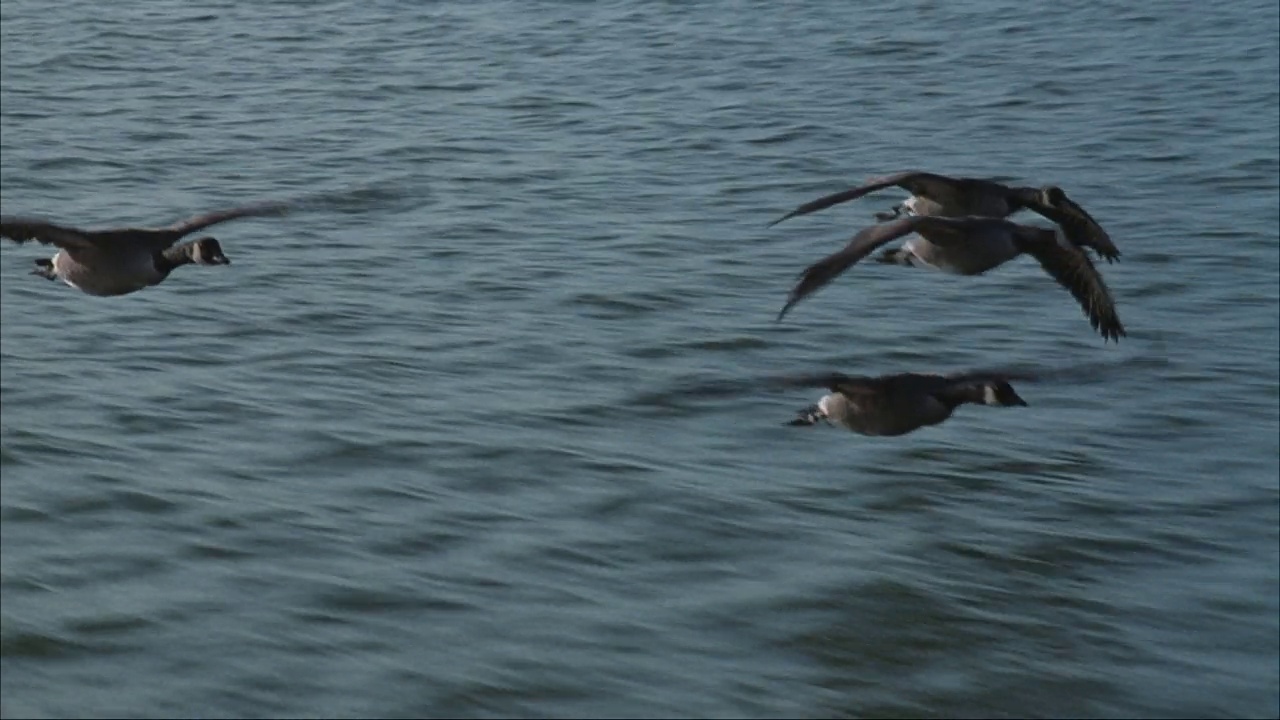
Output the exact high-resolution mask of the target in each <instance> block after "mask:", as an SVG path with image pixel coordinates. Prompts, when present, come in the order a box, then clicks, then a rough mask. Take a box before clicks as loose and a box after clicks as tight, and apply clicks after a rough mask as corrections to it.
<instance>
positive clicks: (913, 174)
mask: <svg viewBox="0 0 1280 720" xmlns="http://www.w3.org/2000/svg"><path fill="white" fill-rule="evenodd" d="M954 182H955V181H953V180H952V179H951V178H948V177H944V176H942V175H935V174H934V173H928V172H924V171H921V170H905V171H903V172H897V173H893V174H891V175H883V176H880V177H874V178H871V179H870V180H868V181H866V182H865V183H863V184H862V185H859V186H858V187H855V188H850V189H848V190H841V191H840V192H837V193H832V194H830V195H824V196H823V197H820V198H818V199H817V200H812V201H810V202H807V203H805V204H803V205H801V206H800V207H798V208H796V209H795V210H792V211H791V212H789V213H787V214H786V215H783V216H782V217H780V218H778V219H777V220H774V221H773V222H771V223H769V225H768V227H773V226H774V225H777V224H778V223H780V222H782V221H783V220H789V219H791V218H793V217H796V216H797V215H808V214H809V213H812V212H817V211H819V210H825V209H827V208H829V207H831V206H832V205H839V204H840V203H843V202H848V201H850V200H857V199H858V198H860V197H862V196H863V195H867V194H869V193H873V192H876V191H877V190H883V189H885V188H887V187H892V186H894V185H897V186H899V187H902V188H904V189H906V190H908V191H910V192H911V193H912V194H921V193H923V194H927V195H933V194H934V193H935V192H938V193H943V194H945V193H948V192H951V190H950V187H951V186H952V185H953V184H954Z"/></svg>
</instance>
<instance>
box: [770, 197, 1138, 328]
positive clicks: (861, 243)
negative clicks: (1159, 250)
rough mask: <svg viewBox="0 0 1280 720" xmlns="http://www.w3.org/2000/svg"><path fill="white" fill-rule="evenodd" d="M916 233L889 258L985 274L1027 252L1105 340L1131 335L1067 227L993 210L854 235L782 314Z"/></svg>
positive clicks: (813, 272) (886, 258)
mask: <svg viewBox="0 0 1280 720" xmlns="http://www.w3.org/2000/svg"><path fill="white" fill-rule="evenodd" d="M912 232H914V233H916V236H915V237H912V238H911V239H909V240H907V242H906V243H904V244H903V245H902V247H900V248H895V249H890V250H886V251H885V252H884V253H882V254H881V255H880V257H879V258H878V259H879V261H880V262H882V263H889V264H896V265H907V266H912V267H926V268H932V269H935V270H941V271H943V272H948V273H951V274H957V275H980V274H982V273H985V272H986V271H988V270H990V269H992V268H995V267H998V266H1000V265H1003V264H1004V263H1006V262H1008V261H1010V260H1013V259H1014V258H1016V257H1018V256H1019V255H1022V254H1023V253H1026V254H1028V255H1031V256H1032V257H1034V258H1035V259H1036V261H1037V262H1039V263H1040V266H1041V267H1042V268H1044V270H1045V272H1047V273H1048V274H1049V275H1050V276H1051V277H1053V279H1054V280H1056V281H1057V282H1058V284H1059V285H1061V286H1062V287H1064V288H1066V289H1067V291H1069V292H1070V293H1071V295H1072V296H1073V297H1074V298H1075V299H1076V301H1077V302H1079V303H1080V306H1081V308H1082V309H1083V310H1084V312H1085V315H1086V316H1087V317H1088V318H1089V324H1090V325H1092V326H1093V328H1094V329H1095V330H1097V331H1098V332H1099V333H1100V334H1101V335H1102V337H1103V341H1104V342H1105V341H1106V340H1108V339H1109V340H1114V341H1116V342H1119V341H1120V337H1121V336H1124V335H1126V332H1125V329H1124V325H1122V324H1121V322H1120V317H1119V316H1118V315H1117V314H1116V308H1115V301H1114V300H1113V299H1112V297H1111V292H1110V290H1108V289H1107V286H1106V283H1104V282H1103V280H1102V275H1101V274H1099V272H1098V269H1097V268H1096V267H1094V265H1093V262H1091V261H1090V260H1089V256H1088V255H1086V254H1085V253H1084V251H1083V250H1081V249H1080V248H1079V247H1077V246H1076V245H1075V244H1074V243H1072V242H1070V241H1069V240H1067V239H1066V237H1064V233H1063V231H1062V230H1061V229H1059V230H1049V229H1046V228H1041V227H1036V226H1034V225H1019V224H1018V223H1014V222H1011V221H1009V220H1001V219H998V218H992V217H943V216H935V215H912V216H908V217H905V218H902V219H900V220H895V221H893V222H889V223H884V224H881V225H873V226H871V227H868V228H866V229H864V230H862V231H860V232H859V233H858V234H856V235H854V236H853V239H852V240H850V241H849V244H848V245H846V246H845V247H844V248H843V249H841V250H839V251H837V252H835V253H832V254H831V255H828V256H827V257H825V258H823V259H821V260H819V261H817V262H816V263H814V264H812V265H810V266H809V267H808V268H806V269H805V270H804V271H803V272H802V273H801V274H800V279H799V280H798V281H797V283H796V285H795V286H794V287H793V288H792V290H791V293H790V295H789V296H788V298H787V303H786V305H784V306H783V308H782V311H781V312H779V313H778V320H782V318H783V317H784V316H785V315H786V314H787V312H788V311H789V310H790V309H791V308H792V307H793V306H795V304H796V303H798V302H800V301H801V300H803V299H804V298H805V297H808V296H809V295H811V294H813V293H814V292H815V291H817V290H818V289H819V288H821V287H823V286H824V285H826V284H827V283H829V282H831V281H832V280H834V279H835V278H836V277H838V276H839V275H840V274H841V273H843V272H844V271H845V270H848V269H849V268H850V267H852V266H853V265H855V264H856V263H857V262H858V261H860V260H862V259H863V258H865V257H866V256H867V255H870V254H871V253H872V252H873V251H875V250H876V249H877V248H879V247H880V246H882V245H885V244H886V243H888V242H890V241H892V240H895V239H897V238H900V237H902V236H903V235H906V234H908V233H912Z"/></svg>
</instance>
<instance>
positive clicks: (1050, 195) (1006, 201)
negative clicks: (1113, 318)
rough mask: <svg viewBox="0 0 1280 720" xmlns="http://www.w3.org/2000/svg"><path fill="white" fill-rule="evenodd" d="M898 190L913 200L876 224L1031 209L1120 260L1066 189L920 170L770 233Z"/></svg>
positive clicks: (823, 201)
mask: <svg viewBox="0 0 1280 720" xmlns="http://www.w3.org/2000/svg"><path fill="white" fill-rule="evenodd" d="M892 186H897V187H900V188H902V189H904V190H906V191H907V192H910V193H911V195H912V197H910V198H908V199H907V200H906V201H905V202H903V203H901V204H899V205H897V206H895V207H894V208H893V212H891V213H887V212H886V213H876V219H877V220H880V221H881V222H886V221H889V220H893V219H895V218H897V217H898V216H899V215H901V214H902V213H903V212H911V213H914V214H916V215H940V216H947V217H961V216H966V215H987V216H990V217H995V218H1004V217H1008V216H1009V215H1012V214H1013V213H1015V212H1017V211H1019V210H1022V209H1024V208H1025V209H1027V210H1031V211H1033V212H1036V213H1038V214H1039V215H1041V216H1043V217H1045V218H1047V219H1049V220H1052V221H1053V222H1055V223H1057V224H1058V225H1060V226H1062V228H1063V229H1064V230H1066V231H1068V235H1069V237H1070V238H1071V239H1072V241H1073V242H1075V243H1077V244H1081V245H1085V246H1088V247H1091V248H1093V249H1094V251H1096V252H1097V253H1098V255H1099V256H1101V257H1103V258H1105V259H1106V260H1107V262H1115V261H1116V260H1118V259H1119V258H1120V250H1119V249H1117V248H1116V246H1115V244H1114V243H1112V242H1111V238H1110V237H1109V236H1108V235H1107V233H1106V231H1105V230H1103V229H1102V227H1101V226H1100V225H1098V223H1097V221H1095V220H1094V219H1093V218H1092V217H1090V216H1089V213H1087V212H1085V211H1084V208H1082V207H1080V206H1079V205H1077V204H1075V202H1073V201H1072V200H1071V199H1070V198H1068V197H1067V194H1066V193H1065V192H1063V191H1062V189H1061V188H1058V187H1055V186H1052V185H1047V186H1045V187H1043V188H1033V187H1010V186H1008V185H1004V184H1002V183H998V182H995V181H994V180H984V179H980V178H953V177H947V176H946V175H938V174H935V173H930V172H923V171H920V170H908V171H905V172H898V173H893V174H892V175H885V176H883V177H877V178H872V179H870V180H868V181H867V182H866V183H864V184H863V185H861V186H859V187H856V188H851V189H849V190H842V191H840V192H837V193H833V194H831V195H827V196H825V197H820V198H818V199H817V200H813V201H812V202H807V203H805V204H804V205H801V206H800V207H798V208H796V209H795V210H792V211H791V212H789V213H787V214H786V215H783V216H782V217H780V218H778V219H777V220H774V221H773V222H771V223H769V227H773V226H774V225H777V224H778V223H780V222H782V221H783V220H787V219H789V218H793V217H796V216H797V215H807V214H809V213H811V212H817V211H818V210H823V209H826V208H829V207H831V206H832V205H838V204H840V203H842V202H847V201H849V200H856V199H858V198H860V197H862V196H863V195H867V194H869V193H873V192H875V191H877V190H883V189H884V188H887V187H892Z"/></svg>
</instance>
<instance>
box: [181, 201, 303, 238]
mask: <svg viewBox="0 0 1280 720" xmlns="http://www.w3.org/2000/svg"><path fill="white" fill-rule="evenodd" d="M288 209H289V204H288V203H282V202H264V203H255V204H253V205H243V206H240V207H234V208H227V209H225V210H215V211H213V212H208V213H203V214H201V215H196V216H194V217H190V218H187V219H185V220H180V221H178V222H176V223H174V224H172V225H169V226H168V227H164V228H157V232H161V233H165V234H173V235H174V237H173V240H174V241H176V240H178V239H179V238H181V237H183V236H184V235H189V234H191V233H193V232H196V231H197V230H203V229H204V228H207V227H209V226H211V225H217V224H218V223H224V222H227V221H228V220H235V219H237V218H243V217H265V216H279V215H284V214H285V213H286V212H287V211H288Z"/></svg>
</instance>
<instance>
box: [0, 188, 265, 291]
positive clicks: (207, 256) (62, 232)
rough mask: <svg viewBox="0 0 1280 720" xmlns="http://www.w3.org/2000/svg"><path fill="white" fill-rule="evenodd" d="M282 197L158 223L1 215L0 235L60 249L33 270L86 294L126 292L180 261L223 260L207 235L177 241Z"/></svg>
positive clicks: (160, 277)
mask: <svg viewBox="0 0 1280 720" xmlns="http://www.w3.org/2000/svg"><path fill="white" fill-rule="evenodd" d="M286 208H287V206H286V205H285V204H284V203H259V204H256V205H249V206H244V207H238V208H231V209H227V210H219V211H216V212H211V213H206V214H203V215H197V216H195V217H192V218H189V219H186V220H182V221H179V222H176V223H174V224H172V225H169V226H168V227H162V228H114V229H108V230H80V229H77V228H71V227H65V226H62V225H55V224H54V223H50V222H46V221H44V220H39V219H35V218H29V217H10V216H4V217H0V236H3V237H6V238H9V239H10V240H13V241H14V242H17V243H24V242H27V241H29V240H36V241H39V242H41V243H44V244H46V245H54V246H57V247H58V248H61V250H60V251H59V252H58V253H56V254H55V255H54V256H53V257H52V258H41V259H39V260H36V261H35V262H36V269H35V270H32V271H31V274H32V275H39V276H41V277H44V278H47V279H49V280H58V279H61V280H62V281H63V282H65V283H66V284H68V285H70V286H71V287H73V288H76V289H77V290H80V291H82V292H85V293H87V294H89V295H102V296H108V295H125V294H128V293H131V292H134V291H136V290H141V289H142V288H145V287H149V286H151V285H155V284H157V283H159V282H161V281H163V280H164V279H165V278H166V277H168V276H169V273H170V272H172V271H173V269H174V268H176V267H178V266H179V265H186V264H188V263H195V264H197V265H227V264H230V262H231V261H230V260H228V259H227V256H226V255H225V254H223V252H222V246H221V245H220V244H219V243H218V241H217V240H215V239H214V238H211V237H202V238H198V239H196V240H192V241H190V242H185V243H182V244H181V245H175V244H174V243H176V242H177V241H178V240H180V239H182V238H183V237H185V236H186V235H189V234H190V233H193V232H195V231H197V230H201V229H203V228H207V227H209V226H210V225H216V224H218V223H222V222H226V221H228V220H234V219H236V218H242V217H250V216H260V215H280V214H283V213H284V211H285V209H286Z"/></svg>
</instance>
